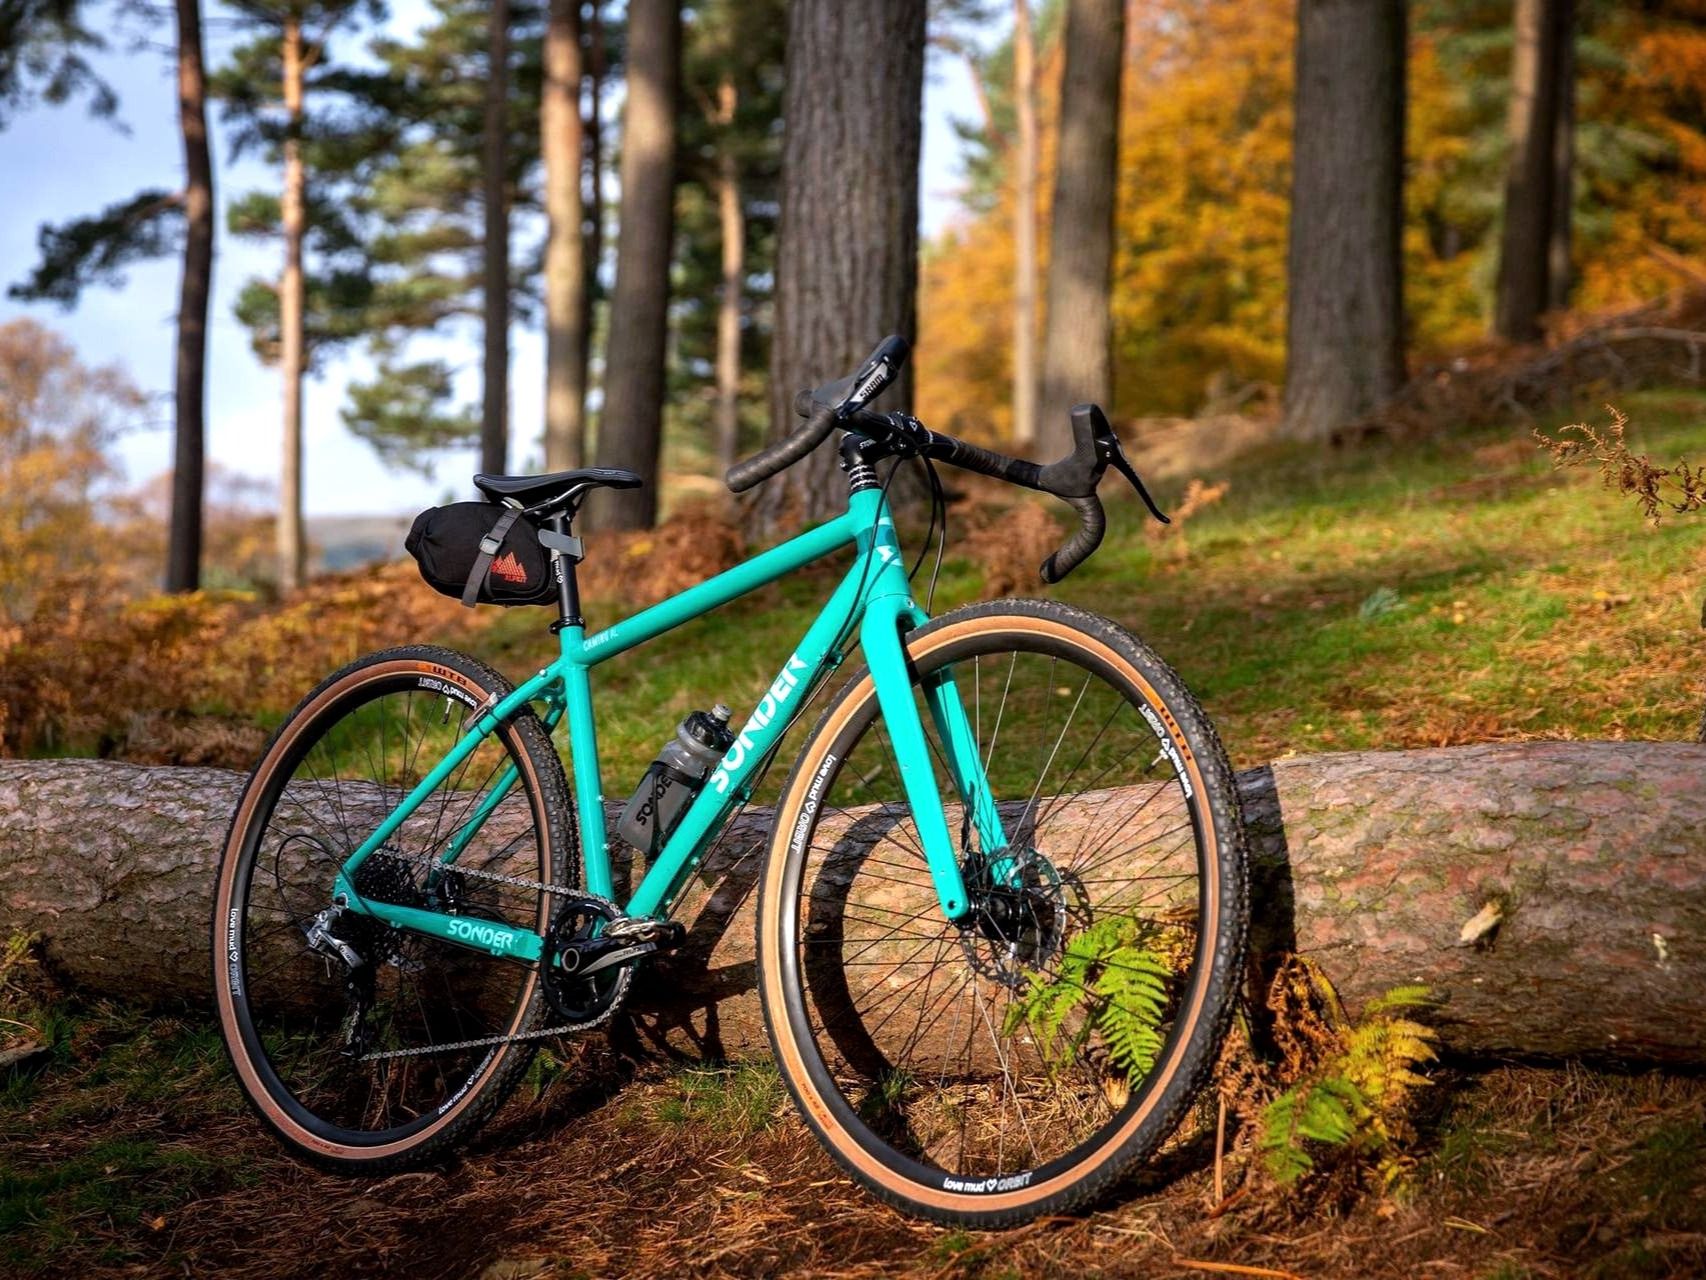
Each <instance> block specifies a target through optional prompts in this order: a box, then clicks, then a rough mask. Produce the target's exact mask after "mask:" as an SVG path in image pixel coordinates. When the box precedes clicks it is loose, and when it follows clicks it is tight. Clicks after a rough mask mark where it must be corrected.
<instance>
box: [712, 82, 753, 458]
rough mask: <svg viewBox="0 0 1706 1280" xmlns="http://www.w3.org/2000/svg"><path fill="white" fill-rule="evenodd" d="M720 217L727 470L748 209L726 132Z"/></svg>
mask: <svg viewBox="0 0 1706 1280" xmlns="http://www.w3.org/2000/svg"><path fill="white" fill-rule="evenodd" d="M717 90H718V98H717V117H718V119H717V123H719V124H720V125H722V126H723V128H724V129H725V130H726V129H727V128H728V127H729V126H730V125H732V124H733V123H734V118H735V107H736V104H737V95H736V90H735V83H734V81H733V80H732V79H730V78H728V77H727V76H725V77H724V79H723V81H722V83H721V84H720V85H718V86H717ZM717 217H718V221H719V223H720V224H721V233H722V242H723V243H722V250H723V288H722V293H721V295H720V296H719V297H718V299H717V408H716V431H717V470H718V472H719V473H721V472H724V471H727V470H728V469H729V468H730V467H732V466H733V465H734V463H735V458H736V457H737V455H738V454H739V452H740V319H741V311H742V309H743V303H744V300H745V297H744V295H745V292H746V210H745V207H744V205H743V204H742V202H741V193H740V163H739V160H738V159H737V157H736V156H735V152H734V148H733V146H731V145H730V144H729V141H728V139H727V138H725V139H724V140H723V142H722V144H721V145H720V146H719V147H718V149H717Z"/></svg>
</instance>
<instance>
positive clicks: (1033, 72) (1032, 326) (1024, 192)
mask: <svg viewBox="0 0 1706 1280" xmlns="http://www.w3.org/2000/svg"><path fill="white" fill-rule="evenodd" d="M1013 103H1014V106H1015V108H1016V109H1017V113H1018V120H1017V124H1018V137H1017V138H1016V139H1015V143H1016V146H1015V150H1014V160H1015V169H1016V174H1015V180H1014V184H1013V447H1014V449H1015V451H1016V452H1018V453H1020V454H1027V453H1029V452H1030V451H1031V450H1032V449H1033V448H1034V447H1035V446H1036V440H1037V50H1036V41H1035V38H1034V36H1033V34H1032V30H1031V5H1030V0H1014V3H1013ZM986 110H987V108H986ZM1112 114H1118V111H1117V100H1116V107H1115V109H1114V111H1113V112H1112Z"/></svg>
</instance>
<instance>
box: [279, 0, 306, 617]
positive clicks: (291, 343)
mask: <svg viewBox="0 0 1706 1280" xmlns="http://www.w3.org/2000/svg"><path fill="white" fill-rule="evenodd" d="M283 55H284V110H285V116H286V118H287V121H288V123H287V124H286V133H285V138H284V193H283V199H282V200H281V202H280V206H279V212H280V222H281V224H282V227H283V231H284V273H283V275H282V276H281V277H280V279H279V286H278V324H279V369H280V371H281V372H282V374H283V378H284V457H283V460H282V462H281V464H280V467H279V483H278V488H279V495H278V497H279V510H278V587H279V590H280V591H281V592H283V593H285V594H288V593H290V592H292V591H295V590H296V589H297V588H299V587H300V586H301V585H302V581H303V577H304V573H305V570H306V567H307V547H306V546H305V544H304V540H303V536H302V379H303V375H304V371H305V358H306V338H307V335H306V333H305V331H304V326H305V323H306V321H305V314H304V313H305V302H306V294H305V285H304V283H303V279H302V238H303V233H304V232H305V231H306V229H307V207H306V204H305V201H306V191H305V187H306V184H307V178H306V175H305V174H304V172H303V166H302V144H301V132H302V93H303V78H304V73H305V70H306V68H305V67H304V65H303V49H302V21H301V19H300V17H298V16H297V14H296V12H295V11H294V10H292V11H290V12H289V13H288V14H287V15H286V16H285V19H284V42H283Z"/></svg>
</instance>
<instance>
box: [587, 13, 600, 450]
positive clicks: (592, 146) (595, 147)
mask: <svg viewBox="0 0 1706 1280" xmlns="http://www.w3.org/2000/svg"><path fill="white" fill-rule="evenodd" d="M586 68H587V103H586V173H587V187H586V209H587V234H586V303H585V307H586V321H585V323H584V324H583V325H582V326H581V344H582V346H583V347H584V348H585V349H586V355H585V357H584V358H583V361H582V363H583V364H584V365H585V366H586V369H587V391H588V394H590V393H591V391H592V354H591V353H592V331H593V328H594V320H595V318H596V317H595V315H594V307H593V299H594V298H596V297H597V296H598V272H599V269H600V268H601V267H602V266H603V265H604V71H605V47H604V12H603V8H602V6H600V5H599V4H598V3H597V2H596V0H594V3H592V4H589V5H588V6H587V23H586ZM590 423H591V419H590V414H589V417H588V425H589V426H590ZM586 452H589V453H590V452H591V450H590V448H589V449H588V450H586Z"/></svg>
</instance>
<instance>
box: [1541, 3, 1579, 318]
mask: <svg viewBox="0 0 1706 1280" xmlns="http://www.w3.org/2000/svg"><path fill="white" fill-rule="evenodd" d="M1558 10H1559V14H1558V47H1557V50H1556V53H1557V58H1558V90H1557V106H1558V121H1557V124H1556V125H1554V126H1553V134H1552V228H1551V238H1550V240H1549V241H1548V243H1547V251H1546V308H1547V310H1549V311H1562V310H1563V309H1564V308H1565V307H1567V306H1569V305H1570V290H1571V288H1572V287H1573V286H1574V284H1575V265H1574V263H1573V262H1572V261H1571V257H1572V242H1573V239H1574V237H1573V235H1572V227H1571V223H1572V221H1573V220H1574V218H1575V201H1576V0H1558Z"/></svg>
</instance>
